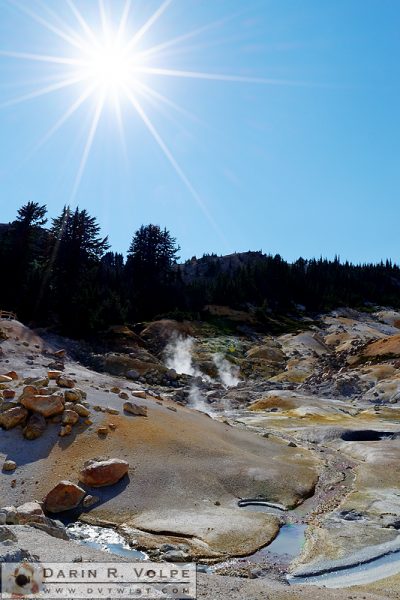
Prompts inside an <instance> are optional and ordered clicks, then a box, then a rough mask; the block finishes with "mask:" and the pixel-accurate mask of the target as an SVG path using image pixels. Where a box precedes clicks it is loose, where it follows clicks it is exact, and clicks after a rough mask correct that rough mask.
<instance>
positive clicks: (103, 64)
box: [87, 44, 132, 91]
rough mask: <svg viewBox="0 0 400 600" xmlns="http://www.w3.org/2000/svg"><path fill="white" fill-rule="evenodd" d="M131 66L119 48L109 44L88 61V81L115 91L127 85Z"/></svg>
mask: <svg viewBox="0 0 400 600" xmlns="http://www.w3.org/2000/svg"><path fill="white" fill-rule="evenodd" d="M131 71H132V68H131V65H130V62H129V61H128V60H127V58H126V56H125V55H124V53H123V52H122V50H121V48H120V47H119V46H117V45H115V44H109V45H106V46H104V47H103V48H100V49H99V50H98V51H97V52H96V53H95V55H94V56H93V58H92V59H91V60H90V61H89V64H88V69H87V75H88V79H89V80H90V81H93V83H95V84H96V85H98V86H100V87H102V88H104V89H105V91H107V90H115V89H116V88H121V87H122V86H123V85H127V84H128V83H129V79H130V77H131Z"/></svg>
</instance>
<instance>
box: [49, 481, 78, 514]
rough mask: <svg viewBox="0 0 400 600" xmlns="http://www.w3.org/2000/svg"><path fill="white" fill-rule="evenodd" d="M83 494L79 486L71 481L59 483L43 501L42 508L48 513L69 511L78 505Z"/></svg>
mask: <svg viewBox="0 0 400 600" xmlns="http://www.w3.org/2000/svg"><path fill="white" fill-rule="evenodd" d="M85 494H86V492H85V490H83V489H82V488H81V487H79V485H76V484H75V483H72V482H71V481H60V482H59V483H57V485H56V486H55V487H54V488H53V489H52V490H50V492H49V493H48V494H47V496H46V498H45V499H44V508H45V510H46V511H47V512H50V513H58V512H63V511H65V510H71V509H72V508H76V507H77V506H78V505H79V504H80V502H81V501H82V499H83V498H84V496H85Z"/></svg>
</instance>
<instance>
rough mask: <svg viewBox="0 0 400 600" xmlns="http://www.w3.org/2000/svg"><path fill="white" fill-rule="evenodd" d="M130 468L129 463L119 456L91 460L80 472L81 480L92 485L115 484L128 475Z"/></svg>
mask: <svg viewBox="0 0 400 600" xmlns="http://www.w3.org/2000/svg"><path fill="white" fill-rule="evenodd" d="M128 470H129V464H128V463H127V462H126V460H121V459H119V458H110V459H109V460H89V461H87V462H86V463H85V464H84V466H83V469H82V470H81V472H80V481H82V483H85V484H86V485H90V486H92V487H102V486H105V485H113V484H114V483H117V481H119V480H120V479H122V477H124V476H125V475H127V473H128Z"/></svg>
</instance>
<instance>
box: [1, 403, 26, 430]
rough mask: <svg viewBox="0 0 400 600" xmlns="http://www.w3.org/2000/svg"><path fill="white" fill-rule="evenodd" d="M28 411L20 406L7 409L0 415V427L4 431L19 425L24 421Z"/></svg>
mask: <svg viewBox="0 0 400 600" xmlns="http://www.w3.org/2000/svg"><path fill="white" fill-rule="evenodd" d="M27 416H28V411H27V410H26V409H25V408H23V407H22V406H15V407H14V408H9V409H8V410H5V411H4V412H2V413H1V414H0V427H3V428H4V429H12V428H13V427H16V426H17V425H21V423H24V421H25V420H26V417H27Z"/></svg>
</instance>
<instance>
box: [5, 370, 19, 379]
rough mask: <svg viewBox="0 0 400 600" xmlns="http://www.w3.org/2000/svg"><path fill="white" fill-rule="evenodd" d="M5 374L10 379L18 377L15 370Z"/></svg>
mask: <svg viewBox="0 0 400 600" xmlns="http://www.w3.org/2000/svg"><path fill="white" fill-rule="evenodd" d="M6 376H7V377H11V379H19V377H18V373H16V372H15V371H9V372H8V373H6Z"/></svg>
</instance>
